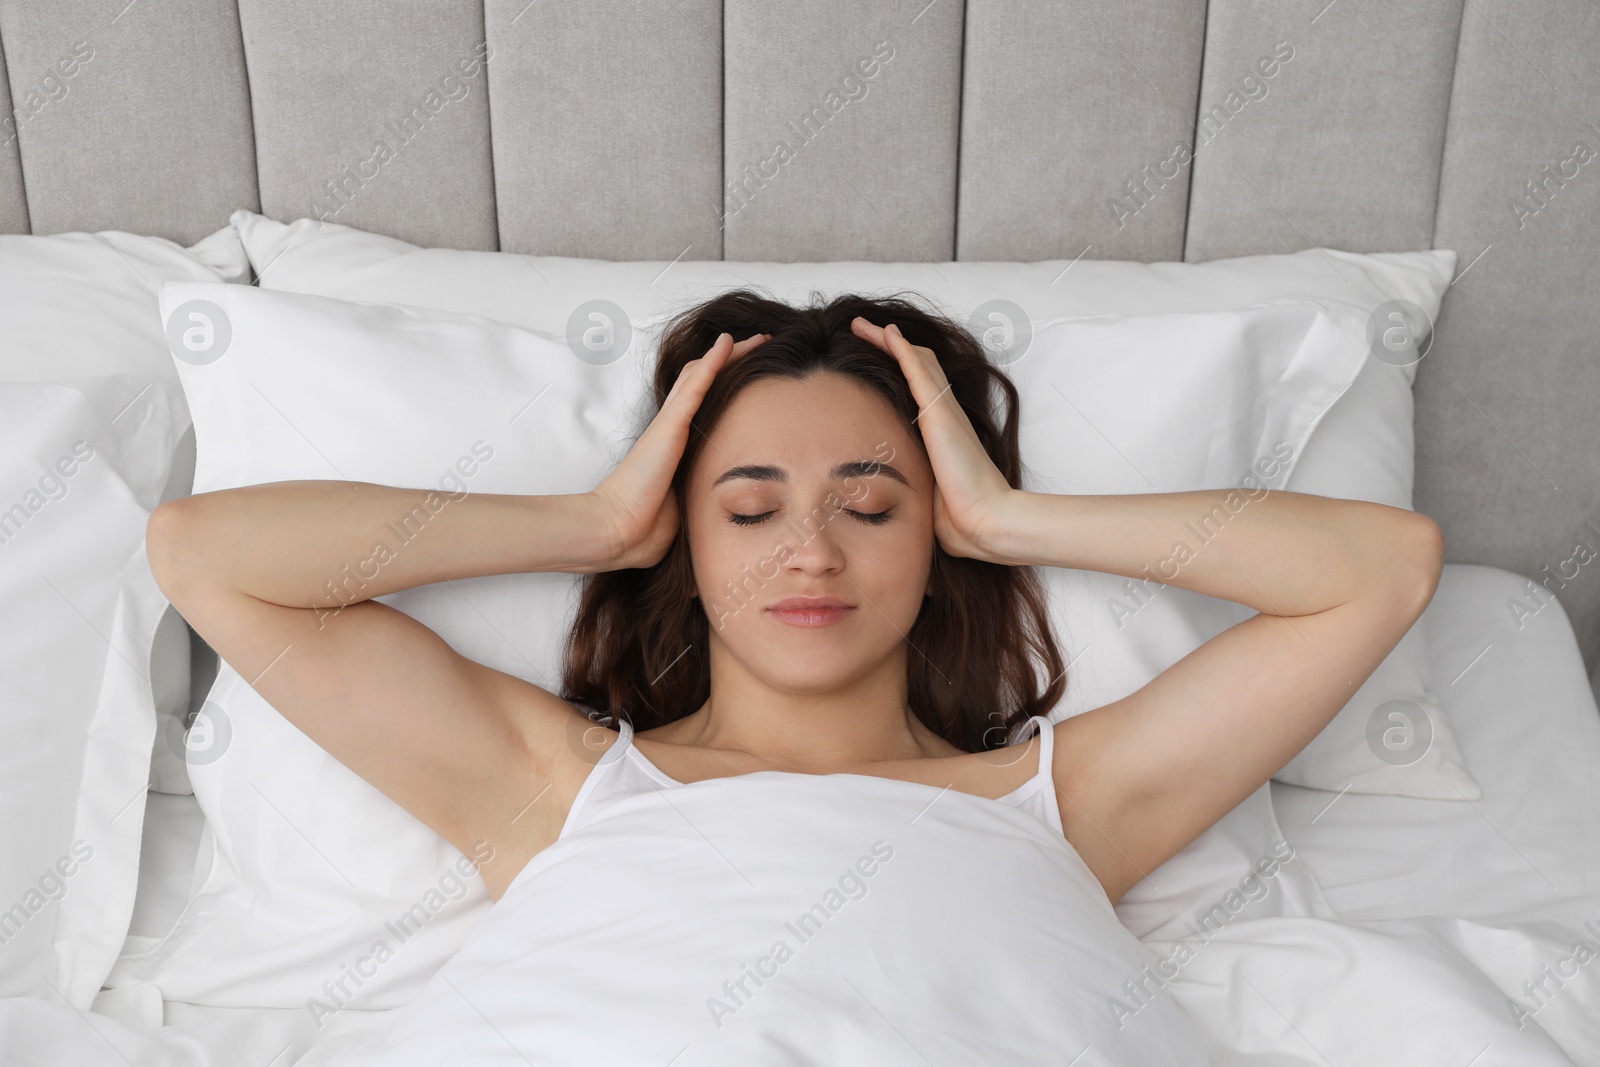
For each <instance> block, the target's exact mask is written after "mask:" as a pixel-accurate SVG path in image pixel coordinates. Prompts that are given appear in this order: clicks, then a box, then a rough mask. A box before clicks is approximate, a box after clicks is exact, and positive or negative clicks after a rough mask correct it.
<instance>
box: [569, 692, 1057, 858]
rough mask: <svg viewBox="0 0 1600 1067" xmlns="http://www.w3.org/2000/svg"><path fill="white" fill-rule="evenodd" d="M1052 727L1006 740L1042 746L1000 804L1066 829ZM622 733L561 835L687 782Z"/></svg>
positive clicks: (1037, 721) (1028, 729)
mask: <svg viewBox="0 0 1600 1067" xmlns="http://www.w3.org/2000/svg"><path fill="white" fill-rule="evenodd" d="M580 710H581V709H580ZM1049 726H1050V720H1048V719H1046V718H1045V717H1044V716H1043V715H1035V716H1033V717H1032V718H1031V719H1028V720H1027V721H1026V722H1024V723H1021V724H1019V725H1018V727H1017V729H1016V731H1015V733H1014V734H1013V735H1012V737H1011V739H1010V741H1008V742H1007V747H1010V746H1011V745H1017V744H1021V743H1023V742H1025V741H1028V740H1030V739H1031V736H1032V734H1033V733H1034V732H1035V731H1037V732H1038V735H1039V738H1040V740H1041V742H1042V743H1041V744H1040V746H1039V768H1038V770H1037V771H1035V772H1034V775H1033V777H1032V778H1030V779H1028V780H1027V781H1026V782H1024V783H1022V784H1021V785H1020V786H1018V787H1017V788H1015V789H1013V790H1012V791H1011V792H1009V793H1007V794H1006V795H1005V796H1003V797H998V798H996V800H997V802H998V803H1001V804H1008V805H1010V806H1011V807H1013V808H1019V809H1021V810H1022V811H1026V812H1028V813H1029V814H1030V815H1033V816H1034V817H1036V818H1038V819H1040V820H1042V821H1043V822H1044V823H1045V825H1047V826H1049V827H1051V828H1052V829H1053V830H1055V831H1056V833H1058V834H1064V833H1065V832H1064V831H1063V830H1062V828H1061V808H1060V805H1059V804H1058V803H1057V801H1056V789H1055V780H1054V778H1052V776H1051V768H1052V766H1053V758H1054V751H1055V730H1053V729H1049V728H1048V727H1049ZM620 733H621V736H620V737H619V738H618V739H617V740H616V742H615V743H613V744H612V746H611V747H610V748H609V749H607V750H606V752H605V755H603V756H601V757H600V761H599V762H598V763H596V764H595V765H594V767H593V768H592V769H591V770H590V771H589V776H588V777H587V778H586V779H585V780H584V783H583V786H582V788H580V789H579V790H578V795H577V796H576V797H575V798H573V801H572V808H571V810H569V811H568V812H567V821H566V822H565V823H564V824H562V827H561V834H560V836H561V837H566V836H567V835H568V834H569V833H571V832H572V831H574V830H576V829H578V828H579V827H581V826H583V825H584V824H585V823H586V822H588V821H589V820H590V819H592V818H594V817H595V816H596V815H598V814H599V813H600V812H602V811H604V810H605V809H606V808H608V807H610V806H611V805H612V804H614V803H616V802H617V801H619V800H621V799H622V798H624V797H629V796H633V795H635V794H637V793H643V792H645V791H647V790H651V789H668V788H671V787H673V786H679V785H683V783H682V782H680V781H678V780H677V779H676V778H671V777H669V776H668V775H667V774H666V772H664V771H663V770H661V768H659V767H657V766H656V765H655V764H654V763H652V762H651V761H650V758H649V757H648V756H646V755H645V754H644V753H643V752H640V751H639V746H637V745H635V744H634V743H633V727H632V726H631V725H630V724H629V723H627V722H626V721H623V722H622V723H621V724H620Z"/></svg>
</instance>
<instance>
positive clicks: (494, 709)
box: [147, 481, 618, 898]
mask: <svg viewBox="0 0 1600 1067" xmlns="http://www.w3.org/2000/svg"><path fill="white" fill-rule="evenodd" d="M607 524H608V518H607V513H606V510H605V508H604V507H603V505H602V501H600V500H599V499H598V498H596V497H594V496H593V495H591V494H577V495H571V496H509V495H492V494H487V493H473V494H468V495H464V496H462V495H459V494H457V498H456V499H451V498H450V497H449V496H446V495H445V494H443V493H440V492H430V491H427V490H413V489H399V488H393V487H389V486H381V485H372V484H368V483H359V482H332V481H300V482H274V483H269V484H265V485H255V486H247V487H243V488H238V489H227V490H221V491H218V492H213V493H202V494H199V495H197V496H191V497H186V498H182V499H179V500H173V501H170V502H168V503H165V504H162V505H161V506H160V507H159V508H157V509H156V510H155V512H154V513H153V514H152V515H151V517H150V521H149V526H148V532H147V545H148V553H149V557H150V566H151V569H152V571H153V572H154V574H155V576H156V580H157V582H158V583H159V584H160V586H161V588H162V590H163V591H165V592H166V594H167V597H168V599H169V600H171V601H172V603H173V604H174V605H175V606H176V607H177V609H178V611H179V612H180V613H181V614H182V615H183V617H184V618H185V619H187V620H188V621H189V623H190V625H192V626H193V627H194V628H195V630H196V632H198V633H199V634H200V635H201V636H202V637H204V638H205V639H206V641H207V642H208V643H209V644H210V645H211V647H212V648H214V649H215V650H216V651H217V654H218V655H220V656H221V657H222V658H223V659H224V660H226V661H227V662H228V663H229V664H230V665H231V666H232V667H233V668H234V669H235V670H237V671H238V672H239V674H240V675H241V676H242V677H243V678H244V679H245V681H247V682H249V683H250V684H251V685H252V686H254V688H255V689H256V691H257V692H259V693H260V694H261V696H262V697H263V698H264V699H265V700H266V701H267V702H268V703H269V704H271V705H272V706H273V707H274V708H276V709H277V710H278V711H279V712H280V713H281V714H282V715H283V716H284V718H286V719H288V720H289V721H290V722H292V723H293V724H294V725H295V726H296V727H297V728H298V729H299V730H300V731H301V732H302V733H304V734H306V736H308V737H310V738H311V739H312V740H313V741H315V742H316V743H317V744H318V745H320V746H321V747H322V748H323V749H325V750H326V751H327V752H328V753H329V754H331V755H332V756H334V758H336V759H338V760H339V761H340V762H341V763H343V764H345V766H347V767H349V768H350V769H351V770H353V771H355V772H356V773H357V774H359V775H360V776H361V777H362V778H364V779H366V780H367V781H368V782H370V783H372V785H373V786H375V787H376V788H377V789H378V790H380V791H381V792H383V793H384V794H385V795H387V796H389V797H390V798H391V799H393V800H394V801H395V802H396V803H398V804H400V805H401V806H402V807H404V808H405V809H406V810H407V811H409V812H411V813H412V814H413V815H415V816H416V817H417V818H418V819H420V820H421V821H422V822H423V823H425V824H426V825H428V826H430V827H431V828H433V829H434V830H435V831H437V832H438V833H439V834H440V835H441V836H443V837H444V838H445V839H446V840H448V841H450V843H451V844H453V845H455V846H456V847H457V848H458V849H460V850H461V851H462V852H463V853H464V854H466V855H469V856H474V857H477V858H479V859H480V860H483V865H482V867H481V868H480V873H481V874H482V876H483V878H484V882H485V885H486V886H488V887H489V889H490V892H491V894H492V895H493V896H494V897H495V898H498V897H499V895H500V894H501V893H502V892H504V889H505V887H506V885H508V884H509V883H510V880H511V878H513V877H515V875H516V874H517V872H518V871H520V870H521V869H522V867H523V866H524V865H525V864H526V863H527V861H528V859H529V858H531V857H532V855H533V854H534V853H536V852H537V851H538V850H539V849H540V848H543V847H544V846H545V845H546V844H548V843H549V842H550V841H553V840H554V839H555V838H556V836H557V834H559V832H560V828H561V824H562V822H563V821H564V819H565V817H566V812H567V810H568V808H569V807H570V805H571V800H572V797H573V796H574V795H575V794H576V792H577V789H578V788H579V786H580V785H581V783H582V779H583V775H584V774H586V773H587V771H588V767H589V764H588V763H587V762H585V760H584V759H583V758H582V754H583V750H582V748H581V745H580V744H577V743H568V740H567V739H568V738H569V737H572V738H579V737H581V736H582V734H583V728H584V727H586V726H587V725H588V723H587V720H585V719H584V718H583V717H582V716H581V715H579V714H578V713H577V712H576V711H575V710H573V708H572V706H571V705H569V704H567V703H566V702H565V701H564V700H561V699H560V698H559V697H557V696H556V695H554V694H552V693H550V692H547V691H546V690H544V689H542V688H540V687H539V686H536V685H533V684H531V683H528V682H525V681H523V680H521V679H519V678H515V677H512V676H510V675H507V674H504V673H502V672H500V671H496V670H494V669H492V668H490V667H487V666H484V665H483V664H480V663H477V662H475V661H473V660H470V659H468V658H466V657H464V656H461V655H460V654H458V653H457V652H456V651H455V650H454V649H452V648H451V647H450V646H449V645H448V644H447V643H445V641H444V640H443V639H442V638H440V637H439V636H438V635H437V634H436V633H434V632H433V631H432V630H431V629H429V628H428V627H427V626H425V625H423V624H422V623H420V622H418V621H417V620H416V619H413V618H412V617H411V616H409V615H407V614H405V613H404V612H401V611H398V610H396V609H394V608H391V607H389V606H388V605H386V604H380V603H378V602H376V601H374V600H372V599H371V598H372V597H377V596H382V595H384V594H386V593H392V592H395V591H397V590H400V589H407V588H411V587H413V586H418V585H426V584H429V583H432V582H443V581H449V580H453V579H457V578H469V577H475V576H479V575H488V574H507V573H514V572H523V571H567V572H572V573H582V572H588V571H594V570H605V569H610V567H611V565H612V561H613V560H614V559H616V558H617V553H616V548H617V547H618V546H615V545H614V544H608V540H609V538H610V536H611V535H608V534H607V533H606V526H607ZM404 538H408V539H404ZM596 733H598V731H597V732H596ZM491 850H492V851H491ZM485 857H487V858H485Z"/></svg>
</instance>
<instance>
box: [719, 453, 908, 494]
mask: <svg viewBox="0 0 1600 1067" xmlns="http://www.w3.org/2000/svg"><path fill="white" fill-rule="evenodd" d="M828 474H829V476H830V477H832V478H834V479H835V480H840V481H842V480H843V479H845V478H870V477H872V476H873V475H875V474H882V475H885V476H887V477H890V478H893V479H894V480H895V481H897V482H899V483H900V484H901V485H904V486H906V487H907V488H910V486H911V482H910V481H909V480H907V478H906V476H905V475H904V474H901V473H900V471H899V470H898V469H897V468H895V467H894V466H893V465H892V464H888V463H882V462H879V461H878V460H860V459H858V460H852V461H850V462H849V463H841V464H839V465H838V466H836V467H834V468H833V469H832V470H831V471H829V472H828ZM737 478H749V479H750V480H752V481H757V482H787V481H788V480H789V472H788V471H786V470H784V469H783V468H782V467H778V466H775V465H773V464H771V463H744V464H741V465H740V466H737V467H729V468H728V469H727V470H725V471H723V472H722V474H721V475H719V476H718V478H717V480H716V481H714V482H712V483H711V487H712V488H713V489H715V488H716V487H717V486H719V485H721V484H722V483H723V482H731V481H733V480H735V479H737Z"/></svg>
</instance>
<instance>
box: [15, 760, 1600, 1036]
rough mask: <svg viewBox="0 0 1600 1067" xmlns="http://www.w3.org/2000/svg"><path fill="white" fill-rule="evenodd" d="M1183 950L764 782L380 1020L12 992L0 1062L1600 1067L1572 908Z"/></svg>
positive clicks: (1029, 858)
mask: <svg viewBox="0 0 1600 1067" xmlns="http://www.w3.org/2000/svg"><path fill="white" fill-rule="evenodd" d="M1590 918H1592V920H1593V921H1592V922H1589V919H1590ZM1204 937H1205V939H1204V940H1202V939H1201V938H1200V937H1198V936H1197V937H1192V938H1190V939H1189V940H1188V941H1185V942H1176V941H1171V942H1166V941H1156V940H1147V941H1145V942H1142V943H1141V942H1139V941H1138V940H1136V939H1134V938H1133V936H1132V935H1131V934H1130V933H1128V931H1127V930H1126V929H1125V928H1123V927H1122V926H1121V925H1120V924H1118V923H1117V922H1116V919H1115V913H1114V912H1113V910H1112V909H1111V907H1110V905H1109V903H1108V902H1107V901H1106V899H1105V897H1104V895H1103V894H1102V893H1101V892H1100V890H1099V887H1098V884H1097V883H1096V882H1095V881H1094V879H1093V877H1092V875H1091V874H1090V873H1089V871H1088V869H1087V868H1086V867H1085V866H1084V864H1083V863H1082V861H1081V860H1080V859H1079V857H1078V856H1077V854H1076V853H1075V852H1074V851H1073V850H1072V849H1071V848H1070V847H1069V846H1067V844H1066V843H1065V842H1064V841H1063V840H1062V839H1061V838H1060V836H1059V835H1058V834H1056V833H1055V832H1054V831H1052V830H1050V829H1049V828H1048V827H1046V826H1045V825H1044V824H1043V823H1042V822H1040V821H1038V820H1037V819H1036V818H1034V817H1033V816H1031V815H1029V814H1027V813H1025V812H1021V811H1018V810H1016V809H1013V808H1010V807H1008V806H1006V805H1002V804H998V803H995V802H993V801H988V800H983V799H980V798H976V797H970V796H966V795H965V794H961V793H956V792H952V791H939V790H935V789H932V788H930V787H927V786H921V785H915V784H912V783H905V782H895V781H890V780H886V779H878V778H869V777H862V776H855V775H834V776H827V777H814V776H806V775H792V774H780V773H774V772H767V773H762V774H754V775H746V776H742V777H739V778H729V779H719V780H714V781H709V782H701V783H696V784H693V785H687V786H682V787H679V788H677V789H674V790H671V791H664V792H660V793H652V794H646V795H641V796H637V797H632V798H629V799H627V800H624V801H622V802H619V803H618V804H616V805H615V806H614V807H612V808H610V809H607V810H606V811H605V812H604V813H602V814H601V815H600V816H599V817H598V818H596V819H595V821H594V822H592V823H590V824H588V825H586V826H585V827H584V829H583V830H582V831H580V832H577V833H574V834H572V835H570V836H569V837H567V838H565V839H563V840H562V841H560V842H558V843H557V844H556V845H554V846H552V847H551V848H549V849H547V850H546V851H545V852H544V853H542V854H541V855H539V856H538V857H536V858H535V859H534V860H533V862H532V863H530V864H529V866H528V867H527V868H526V869H525V870H524V871H523V872H522V874H521V875H519V877H518V878H517V880H516V881H515V882H514V883H513V885H512V887H511V889H510V890H509V891H508V892H507V893H506V895H505V897H504V898H503V899H502V900H500V901H499V902H498V903H497V904H496V905H495V906H494V907H493V908H491V909H490V910H489V911H488V912H487V913H486V914H485V916H484V918H483V920H482V921H481V923H480V924H479V926H478V927H477V928H476V929H475V930H474V931H473V933H472V936H471V938H470V939H469V941H468V943H467V945H466V946H465V947H464V948H463V949H462V950H461V951H460V952H459V953H458V954H457V955H456V956H454V957H453V958H452V959H451V960H450V961H449V962H448V963H447V964H446V965H445V966H444V967H443V969H442V970H440V971H439V972H438V973H437V974H435V975H434V977H433V978H432V979H431V980H430V981H429V982H428V984H427V985H426V986H425V987H424V989H423V991H422V993H421V994H420V995H419V996H418V997H417V998H416V999H415V1000H414V1001H413V1002H412V1003H410V1004H408V1005H407V1006H405V1007H403V1008H399V1009H395V1010H392V1011H388V1012H382V1013H370V1014H369V1013H356V1012H350V1011H346V1012H341V1013H339V1014H338V1015H336V1016H334V1017H333V1018H332V1019H331V1020H329V1025H328V1026H327V1028H326V1029H318V1028H317V1027H315V1026H314V1025H312V1024H310V1023H309V1021H308V1020H309V1017H308V1016H307V1015H306V1013H304V1012H290V1011H282V1010H280V1011H278V1012H270V1011H260V1012H253V1011H251V1010H250V1009H228V1010H227V1011H226V1012H213V1013H210V1014H206V1015H204V1016H200V1015H195V1016H190V1015H189V1013H188V1012H187V1011H186V1010H184V1009H185V1006H183V1005H179V1004H169V1005H167V1018H166V1022H167V1024H168V1025H166V1026H164V1027H163V1028H161V1029H160V1030H158V1031H154V1032H152V1033H139V1032H137V1031H135V1030H133V1029H130V1028H128V1027H125V1026H123V1025H121V1024H120V1023H118V1022H116V1021H115V1020H113V1019H111V1018H107V1017H105V1016H102V1015H99V1014H80V1013H78V1012H76V1011H75V1010H74V1009H71V1008H70V1007H68V1006H66V1005H63V1004H59V1003H55V1004H52V1003H49V1002H46V1001H42V1000H33V999H17V1000H10V1001H0V1049H4V1050H5V1056H4V1062H5V1063H6V1064H7V1065H11V1064H28V1065H32V1064H65V1063H71V1064H74V1065H83V1067H97V1065H99V1064H105V1065H107V1067H119V1065H122V1064H128V1065H131V1067H157V1065H172V1067H223V1065H230V1067H231V1065H234V1064H239V1065H245V1064H248V1065H250V1067H263V1065H266V1064H269V1063H270V1064H271V1067H289V1065H290V1064H298V1065H299V1067H375V1065H378V1064H383V1065H398V1064H407V1065H410V1064H424V1063H427V1064H463V1065H464V1064H471V1065H473V1067H482V1065H493V1064H502V1063H503V1064H508V1065H509V1064H518V1065H521V1064H538V1065H541V1067H543V1065H553V1064H569V1063H570V1064H584V1065H626V1064H649V1065H651V1067H665V1065H669V1064H670V1065H673V1067H692V1065H696V1064H700V1065H707V1064H739V1065H760V1064H785V1065H798V1064H819V1065H821V1064H828V1065H848V1064H872V1065H891V1067H892V1065H896V1064H911V1065H928V1064H932V1065H937V1067H943V1065H946V1064H951V1065H954V1064H973V1065H978V1064H981V1065H1002V1064H1049V1065H1055V1067H1069V1065H1070V1067H1089V1065H1110V1064H1116V1065H1142V1064H1156V1065H1162V1067H1183V1065H1187V1064H1202V1063H1207V1062H1209V1063H1211V1064H1213V1065H1217V1067H1222V1065H1251V1067H1261V1065H1274V1067H1275V1065H1307V1067H1310V1065H1317V1067H1326V1065H1328V1064H1335V1065H1362V1067H1368V1065H1380V1067H1388V1065H1392V1067H1413V1065H1417V1064H1442V1065H1447V1067H1468V1065H1471V1067H1494V1065H1513V1064H1514V1065H1533V1067H1541V1065H1547V1064H1548V1065H1556V1064H1560V1065H1569V1064H1594V1063H1597V1062H1600V959H1597V958H1596V957H1595V955H1594V949H1595V948H1600V915H1595V916H1592V917H1585V916H1584V915H1583V914H1582V905H1581V904H1579V905H1575V909H1574V911H1573V914H1572V918H1571V921H1570V922H1564V921H1554V920H1551V921H1544V922H1537V923H1535V922H1521V923H1508V924H1506V925H1503V926H1491V925H1485V924H1481V923H1472V922H1466V921H1462V920H1456V919H1445V918H1417V919H1405V920H1389V921H1362V922H1350V921H1332V920H1325V919H1299V918H1271V919H1259V920H1248V919H1243V918H1241V919H1239V920H1236V921H1235V922H1233V923H1231V924H1229V925H1226V926H1224V927H1221V928H1220V929H1216V930H1207V931H1205V934H1204ZM186 1019H190V1020H192V1025H191V1024H190V1023H189V1022H186Z"/></svg>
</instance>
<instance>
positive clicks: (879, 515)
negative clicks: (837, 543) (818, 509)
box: [728, 507, 894, 526]
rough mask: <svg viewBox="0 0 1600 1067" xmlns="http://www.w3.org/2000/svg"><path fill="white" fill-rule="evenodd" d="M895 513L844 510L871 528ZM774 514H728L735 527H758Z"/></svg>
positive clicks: (890, 508) (889, 509)
mask: <svg viewBox="0 0 1600 1067" xmlns="http://www.w3.org/2000/svg"><path fill="white" fill-rule="evenodd" d="M893 511H894V508H893V507H887V508H884V509H883V510H882V511H875V512H865V511H851V510H850V509H849V508H845V509H844V513H845V514H846V515H849V516H850V517H851V518H853V519H856V520H857V521H859V522H864V523H866V524H868V525H869V526H882V525H883V524H884V523H886V522H888V521H889V514H890V513H891V512H893ZM774 514H776V512H773V511H763V512H762V513H761V514H759V515H741V514H739V513H738V512H730V513H729V514H728V519H729V521H730V522H732V523H733V524H734V525H735V526H757V525H759V524H761V523H763V522H765V521H767V519H769V518H771V517H772V516H773V515H774Z"/></svg>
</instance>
